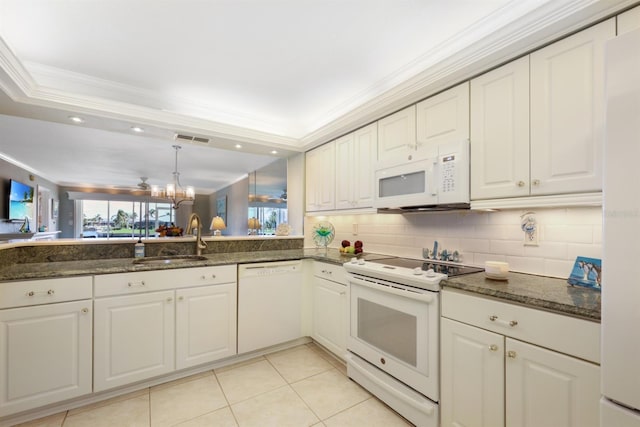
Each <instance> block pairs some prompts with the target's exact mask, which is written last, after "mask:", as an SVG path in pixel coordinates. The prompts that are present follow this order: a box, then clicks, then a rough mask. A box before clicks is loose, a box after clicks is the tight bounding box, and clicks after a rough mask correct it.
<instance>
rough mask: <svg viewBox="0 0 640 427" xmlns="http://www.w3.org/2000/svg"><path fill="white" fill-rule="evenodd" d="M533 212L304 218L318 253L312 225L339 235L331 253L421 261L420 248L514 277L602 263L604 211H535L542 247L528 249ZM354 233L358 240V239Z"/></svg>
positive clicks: (554, 273) (308, 241)
mask: <svg viewBox="0 0 640 427" xmlns="http://www.w3.org/2000/svg"><path fill="white" fill-rule="evenodd" d="M530 211H531V210H515V209H514V210H505V211H499V212H480V211H457V212H430V213H419V214H404V215H399V214H365V215H334V216H307V217H305V247H314V246H315V244H314V242H313V240H312V235H311V233H312V230H313V225H314V224H315V223H316V222H319V221H329V222H331V223H332V224H333V226H334V227H335V229H336V237H335V239H334V241H333V242H332V243H331V245H330V247H333V248H338V247H339V246H340V242H341V241H342V240H343V239H347V240H349V241H351V242H352V243H353V242H354V241H355V240H361V241H362V242H363V243H364V251H365V252H373V253H382V254H387V255H395V256H403V257H409V258H422V248H429V249H432V248H433V243H434V241H436V240H437V241H438V246H439V250H442V249H447V250H448V251H454V250H457V251H458V252H460V253H461V255H462V262H463V263H465V264H470V265H477V266H483V265H484V262H485V261H488V260H491V261H506V262H508V263H509V267H510V269H511V271H515V272H520V273H529V274H537V275H543V276H550V277H559V278H566V277H568V276H569V274H570V272H571V268H572V266H573V263H574V261H575V259H576V257H577V256H586V257H591V258H602V208H601V207H581V208H557V209H537V210H535V211H534V212H535V217H536V220H537V227H538V230H537V232H538V246H525V245H524V242H525V232H524V231H523V230H522V228H521V221H522V219H521V216H522V215H523V214H525V213H526V212H530ZM354 230H357V234H355V235H354Z"/></svg>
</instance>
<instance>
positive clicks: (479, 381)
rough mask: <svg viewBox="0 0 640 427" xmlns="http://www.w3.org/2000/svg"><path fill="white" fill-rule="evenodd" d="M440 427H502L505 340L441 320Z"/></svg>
mask: <svg viewBox="0 0 640 427" xmlns="http://www.w3.org/2000/svg"><path fill="white" fill-rule="evenodd" d="M440 327H441V358H440V360H441V378H440V381H441V395H440V411H441V412H440V413H441V418H442V426H443V427H449V426H451V427H453V426H465V427H474V426H478V427H480V426H483V427H499V426H504V337H503V336H502V335H499V334H496V333H493V332H489V331H485V330H483V329H480V328H476V327H473V326H469V325H465V324H464V323H460V322H456V321H453V320H449V319H445V318H442V319H441V324H440Z"/></svg>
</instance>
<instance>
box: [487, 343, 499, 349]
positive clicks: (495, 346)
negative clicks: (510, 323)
mask: <svg viewBox="0 0 640 427" xmlns="http://www.w3.org/2000/svg"><path fill="white" fill-rule="evenodd" d="M489 350H491V351H498V346H497V345H495V344H491V345H490V346H489Z"/></svg>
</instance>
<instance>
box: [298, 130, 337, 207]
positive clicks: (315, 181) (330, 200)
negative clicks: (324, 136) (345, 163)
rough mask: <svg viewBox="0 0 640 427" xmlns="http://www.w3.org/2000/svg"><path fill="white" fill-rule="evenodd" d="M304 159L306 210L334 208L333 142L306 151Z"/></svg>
mask: <svg viewBox="0 0 640 427" xmlns="http://www.w3.org/2000/svg"><path fill="white" fill-rule="evenodd" d="M305 159H306V161H305V163H306V166H305V168H306V173H305V177H306V185H305V193H306V209H307V211H308V212H313V211H324V210H331V209H335V185H336V177H335V167H336V163H335V162H336V156H335V144H334V143H333V142H330V143H328V144H324V145H322V146H320V147H318V148H315V149H313V150H311V151H308V152H307V153H306V156H305Z"/></svg>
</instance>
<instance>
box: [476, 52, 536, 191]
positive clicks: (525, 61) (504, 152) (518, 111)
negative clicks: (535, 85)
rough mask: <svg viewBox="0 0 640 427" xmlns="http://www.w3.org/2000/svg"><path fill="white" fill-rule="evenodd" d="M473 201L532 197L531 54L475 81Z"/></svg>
mask: <svg viewBox="0 0 640 427" xmlns="http://www.w3.org/2000/svg"><path fill="white" fill-rule="evenodd" d="M470 146H471V200H479V199H492V198H503V197H518V196H529V57H528V56H525V57H523V58H520V59H518V60H515V61H512V62H509V63H508V64H506V65H504V66H502V67H500V68H497V69H495V70H492V71H490V72H488V73H486V74H483V75H481V76H480V77H477V78H475V79H473V80H472V81H471V144H470Z"/></svg>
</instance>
